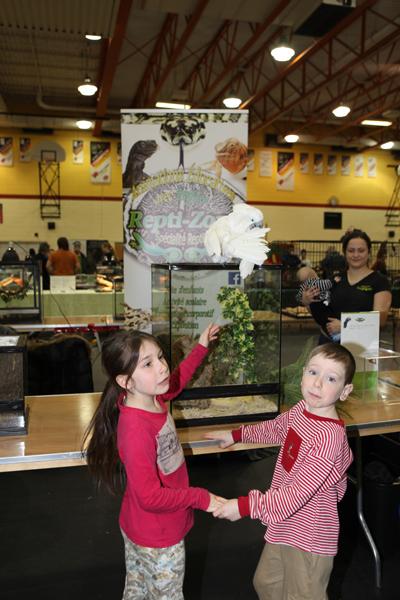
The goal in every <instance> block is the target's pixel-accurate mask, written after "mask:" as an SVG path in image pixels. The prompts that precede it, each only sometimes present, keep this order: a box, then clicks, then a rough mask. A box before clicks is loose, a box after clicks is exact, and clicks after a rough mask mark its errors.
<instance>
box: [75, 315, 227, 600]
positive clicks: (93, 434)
mask: <svg viewBox="0 0 400 600" xmlns="http://www.w3.org/2000/svg"><path fill="white" fill-rule="evenodd" d="M218 331H219V327H218V326H216V325H212V324H210V325H209V326H208V327H207V328H206V329H205V330H204V331H203V333H202V334H201V335H200V338H199V343H198V344H197V345H196V346H195V347H194V348H193V350H192V351H191V353H190V354H189V355H188V356H187V357H186V358H185V359H184V360H183V361H182V362H181V363H180V365H179V366H178V367H177V369H175V371H174V372H173V373H172V374H171V375H170V371H169V367H168V364H167V361H166V358H165V356H164V354H163V351H162V349H161V347H160V345H159V342H158V340H157V338H155V337H153V336H152V335H149V334H148V333H144V332H142V331H133V330H127V331H119V332H117V333H116V334H115V335H113V336H110V337H108V338H107V339H106V340H105V342H104V344H103V348H102V362H103V366H104V368H105V371H106V373H107V374H108V381H107V383H106V386H105V389H104V391H103V394H102V396H101V399H100V403H99V405H98V408H97V410H96V412H95V414H94V416H93V419H92V421H91V423H90V425H89V428H88V430H87V432H86V434H85V438H84V444H85V442H86V441H87V440H89V443H88V446H87V452H86V458H87V463H88V466H89V470H90V472H91V473H92V474H93V475H94V477H95V479H96V480H97V482H98V483H103V484H104V485H105V486H106V487H107V488H108V489H109V490H110V491H111V492H115V491H117V490H118V488H119V487H120V486H119V485H118V483H119V484H121V482H122V481H123V482H124V487H125V492H124V496H123V500H122V505H121V511H120V517H119V523H120V527H121V532H122V537H123V539H124V543H125V561H126V581H125V591H124V595H123V598H124V600H136V599H139V598H143V599H144V598H148V599H150V598H153V599H154V600H156V599H160V600H161V599H167V598H168V599H170V600H183V593H182V586H183V577H184V570H185V547H184V537H185V536H186V534H187V533H188V531H189V530H190V529H191V528H192V526H193V509H194V508H197V509H200V510H204V511H207V512H213V511H214V510H215V509H216V508H217V507H218V506H219V504H220V503H221V502H223V501H224V499H222V498H218V497H217V496H215V495H214V494H212V493H210V492H209V491H208V490H206V489H204V488H199V487H190V486H189V478H188V473H187V469H186V463H185V457H184V455H183V450H182V446H181V444H180V442H179V439H178V435H177V432H176V429H175V424H174V421H173V419H172V417H171V413H170V412H169V409H168V402H169V401H170V400H172V399H173V398H175V397H176V396H178V395H179V394H180V392H181V391H182V389H183V388H184V387H185V386H186V384H187V383H188V382H189V381H190V379H191V378H192V376H193V374H194V373H195V371H196V369H197V368H198V367H199V366H200V364H201V363H202V361H203V359H204V358H205V357H206V355H207V353H208V345H209V343H210V342H211V341H212V340H215V339H216V337H217V335H218Z"/></svg>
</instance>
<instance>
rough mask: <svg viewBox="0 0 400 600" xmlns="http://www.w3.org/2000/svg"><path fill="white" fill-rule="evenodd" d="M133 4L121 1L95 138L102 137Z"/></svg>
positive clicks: (101, 93)
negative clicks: (104, 118) (103, 118)
mask: <svg viewBox="0 0 400 600" xmlns="http://www.w3.org/2000/svg"><path fill="white" fill-rule="evenodd" d="M132 2H133V0H120V3H119V8H118V14H117V19H116V23H115V29H114V33H113V35H112V37H111V38H110V39H109V40H108V47H107V52H106V57H105V61H104V70H103V73H102V76H101V85H100V90H99V93H98V97H97V106H96V124H95V126H94V130H93V135H94V136H98V135H100V133H101V127H102V124H103V121H102V117H104V116H105V115H106V112H107V104H108V98H109V95H110V92H111V88H112V84H113V80H114V76H115V70H116V68H117V64H118V59H119V55H120V52H121V47H122V42H123V40H124V36H125V31H126V27H127V24H128V19H129V13H130V10H131V7H132Z"/></svg>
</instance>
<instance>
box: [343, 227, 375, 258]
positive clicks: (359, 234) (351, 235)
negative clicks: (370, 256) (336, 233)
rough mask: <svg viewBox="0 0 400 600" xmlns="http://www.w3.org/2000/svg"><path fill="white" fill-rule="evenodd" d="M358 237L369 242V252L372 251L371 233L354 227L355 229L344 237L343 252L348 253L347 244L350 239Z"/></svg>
mask: <svg viewBox="0 0 400 600" xmlns="http://www.w3.org/2000/svg"><path fill="white" fill-rule="evenodd" d="M358 239H361V240H364V242H365V243H366V244H367V247H368V252H371V245H372V244H371V239H370V237H369V235H367V234H366V233H365V231H362V230H361V229H353V231H351V232H350V233H348V234H346V235H345V236H344V238H343V242H342V248H343V254H345V253H346V250H347V246H348V244H349V242H350V240H358Z"/></svg>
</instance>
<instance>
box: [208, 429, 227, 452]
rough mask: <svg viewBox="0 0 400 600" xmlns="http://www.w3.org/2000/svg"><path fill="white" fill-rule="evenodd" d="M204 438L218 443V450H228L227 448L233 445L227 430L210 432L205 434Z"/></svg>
mask: <svg viewBox="0 0 400 600" xmlns="http://www.w3.org/2000/svg"><path fill="white" fill-rule="evenodd" d="M204 437H205V438H206V439H207V440H215V441H216V442H218V446H219V447H220V448H229V446H232V445H233V444H234V443H235V442H234V440H233V437H232V432H231V431H229V429H226V430H224V431H210V432H209V433H206V434H205V435H204Z"/></svg>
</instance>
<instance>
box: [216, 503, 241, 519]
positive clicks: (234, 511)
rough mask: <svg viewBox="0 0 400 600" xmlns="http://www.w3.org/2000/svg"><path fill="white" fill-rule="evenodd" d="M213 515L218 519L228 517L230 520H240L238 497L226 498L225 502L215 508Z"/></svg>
mask: <svg viewBox="0 0 400 600" xmlns="http://www.w3.org/2000/svg"><path fill="white" fill-rule="evenodd" d="M213 515H214V517H217V519H228V521H238V520H239V519H241V518H242V517H241V515H240V512H239V504H238V501H237V498H233V499H232V500H226V501H225V502H224V504H221V505H220V506H219V507H218V508H217V509H216V510H214V512H213Z"/></svg>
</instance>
